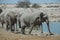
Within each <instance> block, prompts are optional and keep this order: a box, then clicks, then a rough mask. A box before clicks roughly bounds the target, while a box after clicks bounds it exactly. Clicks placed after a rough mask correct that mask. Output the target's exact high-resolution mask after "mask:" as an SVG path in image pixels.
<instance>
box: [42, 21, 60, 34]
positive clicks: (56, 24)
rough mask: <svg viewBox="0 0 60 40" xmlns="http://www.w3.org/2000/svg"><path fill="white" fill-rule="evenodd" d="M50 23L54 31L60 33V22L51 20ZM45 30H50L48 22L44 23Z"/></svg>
mask: <svg viewBox="0 0 60 40" xmlns="http://www.w3.org/2000/svg"><path fill="white" fill-rule="evenodd" d="M49 25H50V30H51V31H52V32H53V33H56V34H60V22H50V24H49ZM43 31H44V32H48V29H47V25H46V23H43Z"/></svg>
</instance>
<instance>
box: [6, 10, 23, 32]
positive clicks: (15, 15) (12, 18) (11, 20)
mask: <svg viewBox="0 0 60 40" xmlns="http://www.w3.org/2000/svg"><path fill="white" fill-rule="evenodd" d="M21 15H22V14H20V12H16V11H10V12H8V14H7V15H6V18H7V20H6V24H7V27H6V29H7V30H8V29H9V27H8V24H9V26H10V30H11V31H12V32H14V31H15V30H16V31H18V29H17V28H18V23H19V24H20V20H18V19H19V18H20V17H21ZM15 24H16V28H15ZM19 27H21V25H19Z"/></svg>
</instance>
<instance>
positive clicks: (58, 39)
mask: <svg viewBox="0 0 60 40" xmlns="http://www.w3.org/2000/svg"><path fill="white" fill-rule="evenodd" d="M0 40H60V36H36V35H22V34H15V33H11V32H8V31H6V30H5V29H3V28H1V27H0Z"/></svg>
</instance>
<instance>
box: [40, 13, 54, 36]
mask: <svg viewBox="0 0 60 40" xmlns="http://www.w3.org/2000/svg"><path fill="white" fill-rule="evenodd" d="M40 18H41V24H40V25H41V30H42V31H41V32H42V33H43V28H42V23H43V22H46V24H47V27H48V31H49V33H50V35H53V33H52V32H51V30H50V26H49V19H48V15H47V14H44V13H43V12H41V13H40Z"/></svg>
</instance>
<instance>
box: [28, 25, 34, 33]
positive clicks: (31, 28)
mask: <svg viewBox="0 0 60 40" xmlns="http://www.w3.org/2000/svg"><path fill="white" fill-rule="evenodd" d="M33 27H34V26H33V25H31V27H30V30H29V33H28V34H31V32H32V30H33Z"/></svg>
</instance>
